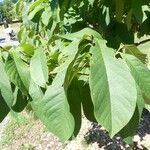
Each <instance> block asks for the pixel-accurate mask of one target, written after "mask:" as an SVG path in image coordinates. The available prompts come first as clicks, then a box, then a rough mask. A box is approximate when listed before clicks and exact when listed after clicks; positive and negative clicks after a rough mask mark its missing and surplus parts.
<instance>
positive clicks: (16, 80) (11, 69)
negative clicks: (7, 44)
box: [5, 56, 27, 93]
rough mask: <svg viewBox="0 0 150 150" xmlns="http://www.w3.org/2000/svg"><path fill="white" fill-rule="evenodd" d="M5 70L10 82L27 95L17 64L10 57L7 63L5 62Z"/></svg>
mask: <svg viewBox="0 0 150 150" xmlns="http://www.w3.org/2000/svg"><path fill="white" fill-rule="evenodd" d="M5 70H6V72H7V75H8V77H9V79H10V81H11V82H12V83H13V84H14V85H15V86H17V87H18V88H19V89H20V90H21V91H22V92H23V93H27V90H26V88H25V86H24V84H23V82H22V80H21V78H20V75H19V73H18V70H17V67H16V64H15V62H14V60H13V59H12V58H11V57H10V56H8V58H7V60H6V62H5Z"/></svg>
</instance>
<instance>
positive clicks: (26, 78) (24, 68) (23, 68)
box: [12, 50, 30, 91]
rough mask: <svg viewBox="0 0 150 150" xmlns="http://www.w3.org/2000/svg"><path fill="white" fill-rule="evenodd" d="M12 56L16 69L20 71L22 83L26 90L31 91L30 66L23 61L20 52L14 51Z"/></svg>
mask: <svg viewBox="0 0 150 150" xmlns="http://www.w3.org/2000/svg"><path fill="white" fill-rule="evenodd" d="M12 55H13V59H14V62H15V66H16V69H17V71H18V74H19V76H20V79H21V81H22V83H23V84H24V86H25V88H26V90H27V91H28V90H29V86H30V71H29V66H28V65H27V63H25V62H24V61H23V60H22V59H21V56H20V54H19V52H18V51H17V50H16V51H12Z"/></svg>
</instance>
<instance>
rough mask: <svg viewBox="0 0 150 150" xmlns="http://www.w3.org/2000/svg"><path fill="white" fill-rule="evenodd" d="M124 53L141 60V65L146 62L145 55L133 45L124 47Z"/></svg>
mask: <svg viewBox="0 0 150 150" xmlns="http://www.w3.org/2000/svg"><path fill="white" fill-rule="evenodd" d="M124 50H125V53H127V54H131V55H133V56H135V57H137V58H138V59H139V60H141V61H142V62H143V63H145V62H146V59H147V58H146V54H144V53H142V52H141V51H140V50H139V49H138V48H137V47H136V46H135V45H125V46H124Z"/></svg>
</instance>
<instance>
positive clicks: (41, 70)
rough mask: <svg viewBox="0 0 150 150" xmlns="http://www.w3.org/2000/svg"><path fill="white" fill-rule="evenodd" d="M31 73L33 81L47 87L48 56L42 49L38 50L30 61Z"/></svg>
mask: <svg viewBox="0 0 150 150" xmlns="http://www.w3.org/2000/svg"><path fill="white" fill-rule="evenodd" d="M30 73H31V78H32V79H33V81H34V82H35V83H36V84H37V85H39V86H41V87H45V86H46V83H47V82H48V66H47V60H46V55H45V53H44V50H43V49H42V48H38V49H37V50H36V51H35V53H34V55H33V57H32V58H31V61H30Z"/></svg>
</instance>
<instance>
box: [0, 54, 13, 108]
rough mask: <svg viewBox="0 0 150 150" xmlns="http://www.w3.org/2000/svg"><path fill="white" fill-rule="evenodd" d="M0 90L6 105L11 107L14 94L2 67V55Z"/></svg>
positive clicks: (0, 58)
mask: <svg viewBox="0 0 150 150" xmlns="http://www.w3.org/2000/svg"><path fill="white" fill-rule="evenodd" d="M0 92H1V95H2V97H3V98H4V100H5V101H6V103H7V105H8V106H9V107H11V106H12V105H13V101H14V96H13V92H12V89H11V85H10V82H9V78H8V76H7V73H6V71H5V68H4V64H3V61H2V57H1V55H0Z"/></svg>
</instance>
